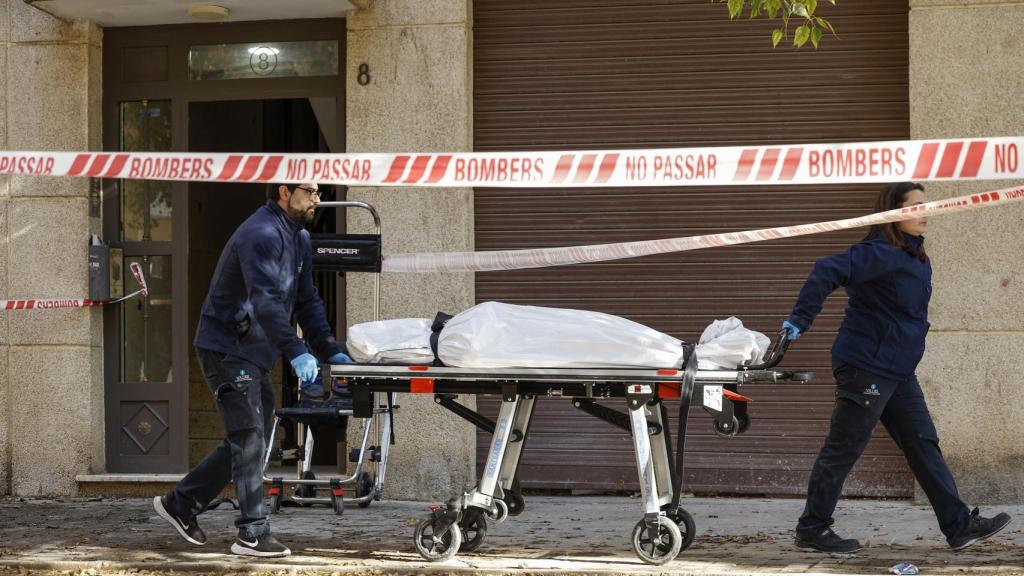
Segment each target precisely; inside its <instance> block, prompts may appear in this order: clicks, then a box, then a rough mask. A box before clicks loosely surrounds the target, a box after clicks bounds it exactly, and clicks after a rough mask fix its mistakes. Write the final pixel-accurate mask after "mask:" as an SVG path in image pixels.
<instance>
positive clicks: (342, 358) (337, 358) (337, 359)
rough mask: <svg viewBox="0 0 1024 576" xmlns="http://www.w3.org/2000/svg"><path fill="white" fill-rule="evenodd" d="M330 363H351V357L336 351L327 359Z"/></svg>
mask: <svg viewBox="0 0 1024 576" xmlns="http://www.w3.org/2000/svg"><path fill="white" fill-rule="evenodd" d="M327 361H328V362H330V363H331V364H351V363H352V359H351V358H349V357H348V354H345V353H344V352H338V353H337V354H335V355H334V356H331V357H330V358H328V359H327Z"/></svg>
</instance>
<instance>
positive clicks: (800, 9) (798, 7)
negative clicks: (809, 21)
mask: <svg viewBox="0 0 1024 576" xmlns="http://www.w3.org/2000/svg"><path fill="white" fill-rule="evenodd" d="M793 14H796V15H797V16H800V17H802V18H807V17H808V16H807V7H806V6H804V5H803V2H798V3H796V4H793Z"/></svg>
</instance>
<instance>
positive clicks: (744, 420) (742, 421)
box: [736, 414, 750, 434]
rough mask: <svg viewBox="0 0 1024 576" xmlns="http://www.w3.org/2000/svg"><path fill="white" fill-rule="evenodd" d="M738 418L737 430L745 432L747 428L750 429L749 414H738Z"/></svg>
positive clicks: (741, 432)
mask: <svg viewBox="0 0 1024 576" xmlns="http://www.w3.org/2000/svg"><path fill="white" fill-rule="evenodd" d="M736 418H737V420H738V424H737V425H736V431H737V432H739V433H740V434H743V433H744V432H746V431H747V430H749V429H750V416H749V415H747V414H744V415H742V416H737V417H736Z"/></svg>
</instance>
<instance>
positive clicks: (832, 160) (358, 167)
mask: <svg viewBox="0 0 1024 576" xmlns="http://www.w3.org/2000/svg"><path fill="white" fill-rule="evenodd" d="M1022 148H1024V137H1008V138H978V139H959V140H926V141H920V140H905V141H890V142H857V143H844V144H800V145H786V146H733V147H719V148H715V147H702V148H664V149H647V150H602V151H596V150H595V151H570V152H493V153H492V152H477V153H473V152H469V153H457V154H439V153H426V154H203V153H191V152H188V153H170V152H125V153H116V152H115V153H109V152H103V153H94V152H0V174H35V175H50V176H79V177H93V178H131V179H140V180H189V181H216V182H318V183H320V184H344V185H349V186H388V187H397V186H435V187H436V186H445V187H466V186H492V187H509V188H540V187H586V186H602V187H623V186H730V185H746V186H749V185H751V184H757V185H770V184H827V183H834V184H857V183H885V182H894V181H899V180H991V179H1014V178H1021V177H1024V164H1022V163H1021V161H1020V159H1021V153H1022Z"/></svg>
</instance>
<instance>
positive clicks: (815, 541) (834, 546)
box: [796, 528, 860, 554]
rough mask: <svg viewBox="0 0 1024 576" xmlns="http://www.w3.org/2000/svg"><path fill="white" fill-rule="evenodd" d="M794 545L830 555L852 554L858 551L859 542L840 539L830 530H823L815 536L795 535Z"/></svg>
mask: <svg viewBox="0 0 1024 576" xmlns="http://www.w3.org/2000/svg"><path fill="white" fill-rule="evenodd" d="M796 545H797V547H798V548H801V549H803V550H818V551H821V552H829V553H831V554H853V553H854V552H857V551H859V550H860V542H858V541H856V540H854V539H853V538H840V537H839V535H838V534H836V533H835V532H833V531H832V529H831V528H825V529H824V530H822V531H821V533H819V534H818V535H817V536H801V535H800V534H797V536H796Z"/></svg>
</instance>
